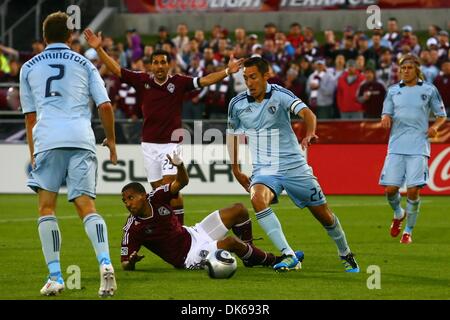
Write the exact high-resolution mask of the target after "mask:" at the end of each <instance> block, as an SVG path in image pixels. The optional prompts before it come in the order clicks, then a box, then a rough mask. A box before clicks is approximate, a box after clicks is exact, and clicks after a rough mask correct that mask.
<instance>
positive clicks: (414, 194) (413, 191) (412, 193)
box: [407, 187, 420, 200]
mask: <svg viewBox="0 0 450 320" xmlns="http://www.w3.org/2000/svg"><path fill="white" fill-rule="evenodd" d="M419 193H420V188H419V187H412V188H408V190H407V196H408V199H411V200H417V199H418V198H419Z"/></svg>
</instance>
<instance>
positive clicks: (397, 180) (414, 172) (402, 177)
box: [379, 153, 429, 188]
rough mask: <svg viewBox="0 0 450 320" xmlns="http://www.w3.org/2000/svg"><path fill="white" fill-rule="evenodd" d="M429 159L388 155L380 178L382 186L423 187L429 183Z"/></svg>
mask: <svg viewBox="0 0 450 320" xmlns="http://www.w3.org/2000/svg"><path fill="white" fill-rule="evenodd" d="M428 177H429V174H428V157H426V156H415V155H403V154H394V153H391V154H388V155H387V156H386V159H385V161H384V166H383V170H382V171H381V176H380V182H379V183H380V185H382V186H397V187H402V186H403V185H404V184H405V183H406V187H407V188H410V187H423V186H425V185H426V184H427V183H428Z"/></svg>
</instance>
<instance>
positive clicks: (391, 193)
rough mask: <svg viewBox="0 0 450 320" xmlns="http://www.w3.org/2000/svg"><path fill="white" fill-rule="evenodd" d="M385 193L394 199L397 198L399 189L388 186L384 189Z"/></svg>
mask: <svg viewBox="0 0 450 320" xmlns="http://www.w3.org/2000/svg"><path fill="white" fill-rule="evenodd" d="M384 192H385V193H386V195H387V196H389V197H392V196H395V195H396V194H397V192H398V187H395V186H387V187H386V188H385V189H384Z"/></svg>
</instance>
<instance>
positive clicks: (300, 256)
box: [295, 250, 305, 262]
mask: <svg viewBox="0 0 450 320" xmlns="http://www.w3.org/2000/svg"><path fill="white" fill-rule="evenodd" d="M295 256H296V257H297V259H298V261H300V262H303V260H304V259H305V253H304V252H303V251H301V250H298V251H295Z"/></svg>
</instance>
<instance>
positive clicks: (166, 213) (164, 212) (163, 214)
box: [158, 207, 170, 216]
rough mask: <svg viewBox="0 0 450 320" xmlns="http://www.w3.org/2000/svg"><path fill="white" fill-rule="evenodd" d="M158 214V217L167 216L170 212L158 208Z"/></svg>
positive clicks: (163, 208)
mask: <svg viewBox="0 0 450 320" xmlns="http://www.w3.org/2000/svg"><path fill="white" fill-rule="evenodd" d="M158 213H159V215H160V216H167V215H168V214H170V210H169V209H167V208H166V207H159V208H158Z"/></svg>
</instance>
